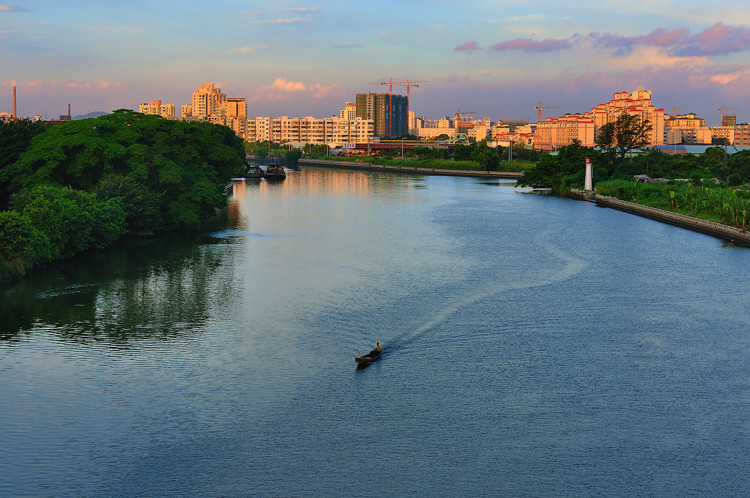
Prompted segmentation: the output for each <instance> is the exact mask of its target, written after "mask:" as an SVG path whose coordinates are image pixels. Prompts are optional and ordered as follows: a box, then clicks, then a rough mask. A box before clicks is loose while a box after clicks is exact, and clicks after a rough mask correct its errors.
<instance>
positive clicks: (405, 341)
mask: <svg viewBox="0 0 750 498" xmlns="http://www.w3.org/2000/svg"><path fill="white" fill-rule="evenodd" d="M554 235H555V234H554V233H552V231H549V232H546V233H541V234H539V235H537V237H536V240H535V245H536V247H537V248H538V249H539V250H542V249H543V250H546V251H547V252H548V253H549V254H550V256H551V257H550V258H547V259H546V260H547V261H549V263H548V264H547V265H545V266H544V267H543V268H541V269H540V271H539V272H538V273H537V274H536V275H530V274H524V275H523V276H522V277H518V278H517V279H515V280H510V279H509V280H503V281H500V280H492V281H489V282H487V283H486V284H485V285H483V286H481V287H480V288H477V289H475V290H474V291H473V292H471V293H469V294H465V295H463V296H462V297H460V298H458V299H452V300H450V301H449V302H441V303H440V306H439V307H436V308H435V309H434V310H433V312H432V313H430V314H429V315H428V317H427V319H426V320H425V321H423V322H422V323H421V324H420V325H417V326H415V327H413V328H411V329H410V331H409V332H404V333H402V334H401V335H398V336H396V337H394V338H393V339H392V340H390V341H389V343H388V349H389V351H393V350H400V351H408V348H409V346H410V345H411V344H412V343H414V342H417V341H419V340H420V339H422V338H423V337H424V336H425V335H426V334H428V333H429V332H430V331H432V330H434V329H436V328H437V327H439V326H440V325H442V324H444V323H446V322H447V321H448V319H449V318H450V317H451V315H453V314H454V313H456V312H457V311H458V310H460V309H462V308H464V307H467V306H472V305H474V304H476V303H477V302H479V301H481V300H484V299H487V298H491V297H495V296H500V295H502V294H504V293H508V292H512V291H518V290H524V289H533V288H537V287H543V286H546V285H550V284H557V283H560V282H563V281H566V280H569V279H571V278H573V277H575V276H576V275H578V274H579V273H581V272H582V271H583V270H584V269H585V268H586V262H585V261H584V260H583V259H581V258H578V257H576V256H574V255H573V254H571V253H569V252H566V251H564V250H563V249H562V248H560V247H559V246H557V245H555V244H554V239H555V238H554Z"/></svg>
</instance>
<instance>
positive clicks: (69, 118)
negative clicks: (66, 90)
mask: <svg viewBox="0 0 750 498" xmlns="http://www.w3.org/2000/svg"><path fill="white" fill-rule="evenodd" d="M68 121H70V102H68Z"/></svg>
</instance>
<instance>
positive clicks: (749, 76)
mask: <svg viewBox="0 0 750 498" xmlns="http://www.w3.org/2000/svg"><path fill="white" fill-rule="evenodd" d="M3 1H4V0H0V2H3ZM14 1H16V2H18V3H0V92H1V93H0V95H5V97H0V112H3V111H5V112H10V111H11V107H12V91H11V88H12V85H13V83H14V82H15V83H16V85H17V87H18V113H19V115H21V116H33V115H34V114H40V115H42V116H43V117H44V116H46V117H55V116H57V115H59V114H64V113H66V112H67V104H68V103H69V102H70V103H71V105H72V109H73V111H72V112H73V114H84V113H86V112H89V111H111V110H113V109H117V108H121V107H125V108H131V109H137V108H138V105H139V104H140V103H141V102H146V101H148V100H151V99H161V100H162V101H164V102H165V103H174V104H175V105H176V106H177V108H178V109H179V106H180V105H182V104H186V103H188V101H189V99H190V94H191V92H193V91H194V90H195V88H197V87H198V86H200V84H201V83H204V82H205V83H214V84H217V85H218V86H220V87H221V88H222V89H223V90H224V91H226V93H228V94H229V96H230V97H246V98H247V100H248V114H250V115H253V116H269V115H272V116H279V115H289V116H296V115H299V116H305V115H312V116H316V117H324V116H330V115H334V114H338V111H339V110H340V109H341V108H342V107H343V105H344V102H345V101H353V100H354V98H355V95H356V94H357V93H360V92H369V91H374V92H378V91H387V87H385V86H381V85H377V84H375V85H373V84H371V83H378V82H383V81H387V80H388V78H393V80H394V81H403V80H412V81H414V80H426V83H423V84H421V85H420V87H419V88H413V89H412V94H411V97H412V98H411V109H412V110H414V111H415V112H416V113H417V115H425V116H427V117H431V118H439V117H442V116H446V115H452V114H453V113H454V112H456V110H457V109H459V108H460V109H461V110H462V111H467V112H475V113H476V114H475V115H474V117H481V116H487V117H490V118H492V119H493V120H497V119H530V120H535V119H536V111H534V109H533V107H534V106H535V105H537V104H538V102H539V101H542V102H544V103H545V104H547V105H550V106H558V107H559V109H552V110H549V111H546V113H545V116H547V115H551V114H555V115H559V114H563V113H566V112H584V111H587V110H589V109H590V108H591V107H593V106H596V105H597V104H599V103H602V102H606V101H608V100H610V99H611V98H612V93H614V92H617V91H633V90H635V89H636V88H638V87H644V88H646V89H650V90H652V91H653V99H654V103H655V104H656V105H657V106H658V107H663V108H665V109H667V110H668V112H670V113H671V111H672V108H673V107H677V108H679V110H678V112H680V113H685V112H696V113H698V114H699V115H701V116H702V117H704V118H706V120H707V121H708V124H710V125H713V124H718V121H719V112H718V111H717V108H718V107H720V106H725V107H727V108H736V109H734V110H731V111H727V112H728V113H735V114H737V118H738V121H741V122H746V121H750V6H747V4H746V2H745V1H737V0H726V1H722V2H705V1H701V2H698V1H694V0H682V1H680V2H677V1H667V0H650V1H641V0H631V1H629V2H615V1H610V0H599V1H579V2H558V1H547V0H536V1H524V0H506V1H503V0H495V1H484V0H480V1H469V2H460V1H455V0H453V1H442V0H431V1H422V0H411V1H410V0H400V1H390V0H385V1H379V2H371V3H361V2H353V1H339V0H318V1H314V0H311V1H305V2H302V1H284V0H281V1H268V2H265V1H237V0H211V1H205V0H204V1H201V2H197V1H193V0H180V1H173V0H152V1H149V2H146V1H143V0H130V1H127V2H126V1H120V0H96V1H88V0H68V1H64V2H63V1H59V0H54V1H51V0H14ZM397 92H398V93H405V88H404V87H394V93H397Z"/></svg>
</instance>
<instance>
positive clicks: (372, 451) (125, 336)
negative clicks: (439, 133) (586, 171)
mask: <svg viewBox="0 0 750 498" xmlns="http://www.w3.org/2000/svg"><path fill="white" fill-rule="evenodd" d="M749 275H750V250H748V249H745V248H738V247H733V246H731V245H727V244H725V243H723V242H722V241H720V240H718V239H714V238H712V237H709V236H706V235H702V234H697V233H693V232H689V231H685V230H682V229H679V228H675V227H671V226H669V225H664V224H660V223H658V222H655V221H652V220H647V219H644V218H639V217H636V216H632V215H628V214H625V213H621V212H618V211H615V210H610V209H605V208H599V207H596V206H595V205H593V204H591V203H587V202H576V201H570V200H565V199H560V198H555V197H549V196H538V195H532V194H528V193H522V192H519V191H517V190H516V189H514V187H513V183H506V182H502V181H488V180H478V179H471V178H453V177H421V176H406V175H403V176H401V175H391V174H379V173H363V172H354V171H338V170H325V169H315V168H302V169H301V170H300V171H298V172H295V171H290V172H289V174H288V178H287V180H286V181H285V182H283V183H279V184H273V183H268V182H266V181H260V182H247V183H245V182H238V183H236V184H234V187H233V192H232V197H231V200H230V206H229V210H228V220H227V224H226V226H225V227H223V228H219V229H216V230H212V231H211V232H209V233H204V234H199V235H192V236H191V235H184V236H177V235H175V236H174V237H167V238H165V239H162V240H156V241H147V242H144V243H142V244H140V245H130V246H127V247H121V248H117V249H113V250H111V251H108V252H106V253H103V254H94V255H87V256H86V257H85V258H81V259H79V260H75V261H71V262H69V263H67V264H65V265H64V266H62V267H60V268H55V269H48V270H45V271H39V272H36V273H34V274H32V275H30V276H28V277H27V278H25V279H23V280H21V281H19V282H14V283H11V284H3V285H2V286H1V287H0V305H1V306H0V308H1V310H0V448H1V449H2V450H1V451H0V495H3V496H23V495H33V496H48V495H49V496H51V495H54V496H64V495H78V496H81V495H86V496H175V495H197V496H248V495H249V496H315V495H317V496H354V495H363V496H388V495H395V496H406V495H420V496H425V495H427V496H455V495H460V496H585V495H608V496H626V495H651V496H665V495H666V496H687V495H712V496H733V495H734V496H740V495H746V494H747V493H748V492H749V491H750V313H748V304H749V303H750V297H749V296H748V276H749ZM376 341H380V342H381V344H382V345H383V347H384V350H385V353H384V355H383V358H382V359H381V360H380V361H379V362H377V363H375V364H373V365H371V366H370V367H368V368H366V369H363V370H357V369H356V368H355V363H354V357H355V356H357V355H359V354H362V353H365V352H367V351H368V350H369V349H370V348H372V347H373V346H374V344H375V342H376Z"/></svg>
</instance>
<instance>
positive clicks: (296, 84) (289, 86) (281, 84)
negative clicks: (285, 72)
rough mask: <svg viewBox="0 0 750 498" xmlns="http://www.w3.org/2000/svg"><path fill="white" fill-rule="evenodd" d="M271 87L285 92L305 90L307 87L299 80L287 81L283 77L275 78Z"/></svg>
mask: <svg viewBox="0 0 750 498" xmlns="http://www.w3.org/2000/svg"><path fill="white" fill-rule="evenodd" d="M273 87H274V88H278V89H280V90H283V91H285V92H304V91H306V90H307V87H306V86H305V84H304V83H302V82H301V81H287V80H286V79H284V78H276V80H275V81H274V82H273Z"/></svg>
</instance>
